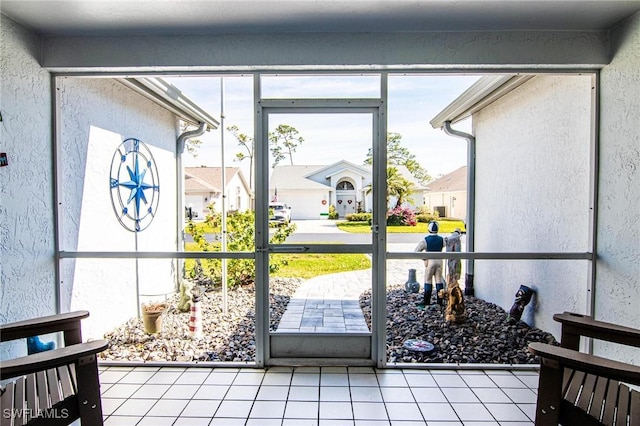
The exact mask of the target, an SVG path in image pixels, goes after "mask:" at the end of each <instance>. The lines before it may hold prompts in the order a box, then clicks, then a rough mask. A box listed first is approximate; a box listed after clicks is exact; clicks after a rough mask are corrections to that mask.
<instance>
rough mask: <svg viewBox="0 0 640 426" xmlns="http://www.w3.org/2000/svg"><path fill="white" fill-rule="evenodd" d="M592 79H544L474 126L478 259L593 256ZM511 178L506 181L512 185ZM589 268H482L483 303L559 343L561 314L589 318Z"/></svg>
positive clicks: (525, 264) (478, 278) (478, 265)
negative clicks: (525, 294) (521, 297)
mask: <svg viewBox="0 0 640 426" xmlns="http://www.w3.org/2000/svg"><path fill="white" fill-rule="evenodd" d="M590 120H591V77H590V76H588V75H587V76H555V75H548V76H539V77H535V78H534V79H532V80H530V81H529V82H527V83H525V84H524V85H523V86H521V87H519V88H517V89H516V90H514V91H513V92H511V93H509V94H508V95H506V96H505V97H503V98H501V99H500V100H498V101H496V102H494V103H493V104H491V105H489V106H488V107H486V108H484V109H483V110H481V111H480V112H478V113H477V114H474V116H473V127H474V134H475V136H476V218H475V250H476V251H479V252H545V251H560V252H567V251H568V252H585V251H587V250H588V231H589V169H590V165H589V159H590V155H589V146H590V128H591V127H590ZM507 176H508V177H509V178H508V179H506V177H507ZM587 269H588V262H586V261H544V260H539V261H476V262H475V277H474V279H475V288H476V295H477V296H478V297H481V298H483V299H485V300H488V301H491V302H493V303H496V304H498V305H500V306H502V307H503V308H504V309H506V310H509V308H510V307H511V305H512V304H513V301H514V295H515V293H516V291H517V290H518V288H519V286H520V285H521V284H524V285H526V286H529V287H531V288H533V289H534V290H535V291H536V292H537V295H536V297H535V298H534V300H533V301H532V302H531V306H528V307H527V308H526V309H525V312H524V315H523V318H522V319H523V320H525V321H526V322H527V323H528V324H530V325H532V326H536V327H539V328H542V329H543V330H547V331H550V332H552V333H553V334H554V335H555V336H556V337H557V338H559V337H560V336H559V332H560V326H559V324H558V323H556V322H554V321H553V319H552V316H553V314H555V313H558V312H563V311H565V310H568V311H574V312H585V309H586V307H587V300H586V298H587Z"/></svg>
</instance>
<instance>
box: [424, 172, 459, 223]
mask: <svg viewBox="0 0 640 426" xmlns="http://www.w3.org/2000/svg"><path fill="white" fill-rule="evenodd" d="M424 205H425V206H427V207H428V208H429V209H430V210H431V211H434V212H435V211H437V212H438V214H439V215H440V217H453V218H458V219H465V216H466V214H467V166H462V167H460V168H459V169H456V170H454V171H452V172H451V173H448V174H446V175H444V176H442V177H441V178H438V179H436V180H434V181H433V182H431V183H429V184H428V185H427V191H426V192H425V193H424Z"/></svg>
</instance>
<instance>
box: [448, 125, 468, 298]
mask: <svg viewBox="0 0 640 426" xmlns="http://www.w3.org/2000/svg"><path fill="white" fill-rule="evenodd" d="M442 130H444V132H445V133H446V134H447V135H449V136H455V137H458V138H462V139H465V140H466V141H467V142H468V144H467V167H468V168H467V220H466V226H467V252H469V253H473V251H474V247H473V239H474V228H475V216H476V138H475V137H474V136H473V135H470V134H469V133H464V132H461V131H459V130H454V129H452V128H451V121H445V122H444V125H443V126H442ZM473 266H474V260H473V259H467V269H466V275H465V286H464V294H465V295H467V296H473V295H474V292H475V291H474V288H473Z"/></svg>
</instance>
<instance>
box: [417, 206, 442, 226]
mask: <svg viewBox="0 0 640 426" xmlns="http://www.w3.org/2000/svg"><path fill="white" fill-rule="evenodd" d="M439 217H440V216H439V215H438V212H437V211H433V212H432V211H431V209H429V207H427V206H424V205H423V206H420V208H419V209H418V211H416V220H417V221H418V222H424V223H429V222H431V221H432V220H438V218H439Z"/></svg>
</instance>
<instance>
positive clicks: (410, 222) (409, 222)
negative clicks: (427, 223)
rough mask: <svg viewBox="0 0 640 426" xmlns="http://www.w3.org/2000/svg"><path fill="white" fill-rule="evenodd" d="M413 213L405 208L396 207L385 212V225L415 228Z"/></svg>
mask: <svg viewBox="0 0 640 426" xmlns="http://www.w3.org/2000/svg"><path fill="white" fill-rule="evenodd" d="M416 223H417V221H416V215H415V213H414V212H413V211H412V210H411V209H408V208H405V207H396V208H395V209H393V210H389V211H388V212H387V225H391V226H393V225H395V226H398V225H400V226H416Z"/></svg>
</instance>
